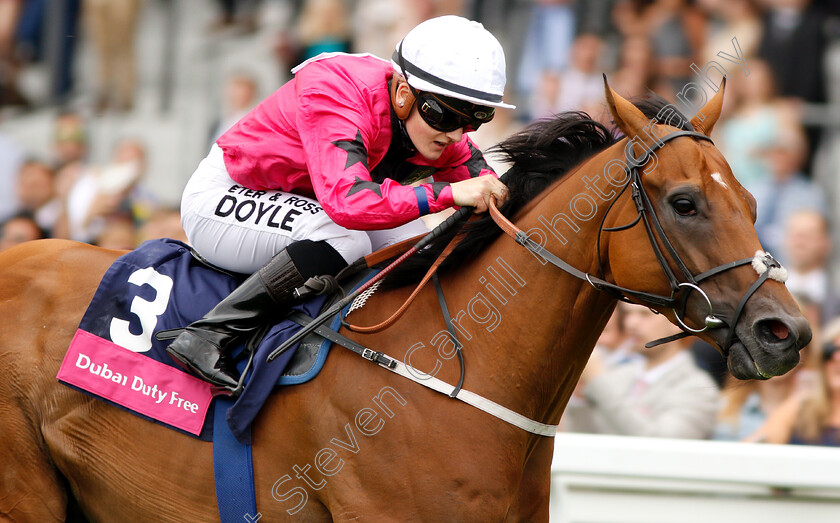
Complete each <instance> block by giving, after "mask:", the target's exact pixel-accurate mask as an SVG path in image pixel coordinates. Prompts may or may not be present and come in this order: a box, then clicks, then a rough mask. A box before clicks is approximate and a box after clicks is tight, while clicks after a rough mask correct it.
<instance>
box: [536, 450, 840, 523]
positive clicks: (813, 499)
mask: <svg viewBox="0 0 840 523" xmlns="http://www.w3.org/2000/svg"><path fill="white" fill-rule="evenodd" d="M551 522H552V523H584V522H586V523H594V522H598V523H619V522H620V523H693V522H697V523H709V522H713V523H725V522H733V523H735V522H737V523H752V522H760V523H775V522H780V523H781V522H784V523H798V522H803V523H821V522H826V523H828V522H831V523H837V522H840V449H837V448H828V447H812V446H807V447H806V446H795V445H762V444H750V443H728V442H718V441H696V440H675V439H664V438H636V437H624V436H603V435H590V434H558V435H557V438H556V442H555V448H554V461H553V462H552V465H551Z"/></svg>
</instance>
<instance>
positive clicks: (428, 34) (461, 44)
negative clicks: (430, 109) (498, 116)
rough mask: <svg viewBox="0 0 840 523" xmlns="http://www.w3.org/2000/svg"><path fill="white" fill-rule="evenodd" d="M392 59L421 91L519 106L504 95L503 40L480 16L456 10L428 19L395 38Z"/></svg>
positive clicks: (496, 104)
mask: <svg viewBox="0 0 840 523" xmlns="http://www.w3.org/2000/svg"><path fill="white" fill-rule="evenodd" d="M391 64H392V65H393V67H394V69H395V70H396V71H398V72H400V73H402V74H404V75H405V76H406V79H407V80H408V83H409V85H411V86H412V87H413V88H415V89H417V90H418V91H426V92H430V93H436V94H440V95H443V96H449V97H451V98H457V99H459V100H465V101H467V102H471V103H474V104H478V105H486V106H491V107H502V108H505V109H515V108H516V106H514V105H510V104H506V103H504V102H503V101H502V95H503V94H504V91H505V53H504V51H503V50H502V45H501V44H500V43H499V41H498V40H496V37H494V36H493V35H492V34H490V32H489V31H488V30H487V29H485V28H484V26H483V25H481V24H480V23H478V22H473V21H471V20H467V19H466V18H462V17H460V16H453V15H447V16H440V17H437V18H432V19H430V20H426V21H425V22H423V23H421V24H419V25H418V26H417V27H415V28H414V29H412V30H411V31H409V32H408V34H407V35H405V38H403V39H402V40H401V41H400V42H399V43H398V44H397V48H396V50H395V51H394V54H393V56H392V57H391Z"/></svg>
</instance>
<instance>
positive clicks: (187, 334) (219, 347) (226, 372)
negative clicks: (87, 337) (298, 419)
mask: <svg viewBox="0 0 840 523" xmlns="http://www.w3.org/2000/svg"><path fill="white" fill-rule="evenodd" d="M305 281H306V279H305V278H304V277H303V276H302V275H301V274H300V272H299V271H298V269H297V267H296V266H295V263H294V261H292V258H291V257H290V256H289V254H288V252H287V251H285V250H283V251H280V252H279V253H278V254H277V255H275V256H274V257H273V258H272V259H271V260H270V261H269V262H268V263H267V264H266V265H265V266H263V267H262V268H261V269H260V270H259V271H257V272H255V273H254V274H252V275H251V276H250V277H248V279H246V280H245V281H244V282H242V284H241V285H240V286H239V287H237V288H236V289H234V290H233V292H231V293H230V295H228V297H227V298H225V299H223V300H222V301H221V302H219V304H218V305H216V306H215V307H213V308H212V309H211V310H210V312H208V313H207V314H205V315H204V317H203V318H201V319H200V320H198V321H196V322H193V323H192V324H190V325H189V326H188V327H187V328H186V329H184V331H183V332H182V333H181V334H180V335H178V337H177V338H175V341H173V342H172V344H171V345H170V346H169V347H167V349H166V352H168V353H169V354H170V355H171V356H172V357H173V358H175V360H176V361H177V362H178V363H180V364H181V365H183V366H184V367H186V368H187V369H188V370H190V371H192V372H194V373H195V374H198V375H199V376H200V377H201V378H203V379H204V380H206V381H209V382H210V383H212V384H214V385H219V386H222V387H226V388H231V389H232V388H235V387H236V385H237V383H238V382H239V378H238V375H239V373H238V372H237V370H236V368H235V367H234V365H233V361H232V359H231V357H230V354H229V350H227V349H229V348H232V344H233V343H234V342H236V341H241V340H242V339H244V338H246V337H247V336H249V335H251V334H253V333H254V332H255V331H256V330H257V329H259V328H261V327H262V326H263V325H264V324H265V323H266V319H267V317H268V316H269V315H270V316H272V317H273V316H280V317H282V315H283V314H285V313H287V312H288V310H289V309H290V308H291V306H292V305H293V304H294V301H295V300H294V295H293V292H294V290H295V289H296V288H298V287H300V286H301V285H303V283H304V282H305Z"/></svg>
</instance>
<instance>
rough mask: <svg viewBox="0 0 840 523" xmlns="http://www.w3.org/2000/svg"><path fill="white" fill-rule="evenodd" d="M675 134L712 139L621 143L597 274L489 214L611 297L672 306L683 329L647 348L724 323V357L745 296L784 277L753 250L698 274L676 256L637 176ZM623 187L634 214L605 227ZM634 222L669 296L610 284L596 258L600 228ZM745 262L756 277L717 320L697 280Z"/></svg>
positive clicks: (496, 214)
mask: <svg viewBox="0 0 840 523" xmlns="http://www.w3.org/2000/svg"><path fill="white" fill-rule="evenodd" d="M680 137H690V138H695V139H698V140H705V141H707V142H710V143H714V142H712V140H711V138H709V137H708V136H706V135H705V134H702V133H698V132H694V131H677V132H673V133H670V134H668V135H666V136H663V137H660V138H658V139H657V140H656V142H655V143H654V145H653V146H652V147H650V148H645V150H644V152H643V153H642V154H641V155H640V156H638V157H637V156H635V154H634V151H633V143H632V141H631V142H628V143H627V145H626V146H625V149H624V153H625V158H626V160H627V170H628V171H629V179H628V181H627V183H626V184H625V185H624V187H623V188H622V189H621V191H620V192H619V194H618V195H617V196H616V197H615V198H614V199H613V201H612V202H611V203H610V205H609V207H608V208H607V212H606V213H605V214H604V217H603V218H602V220H601V226H600V228H599V230H598V246H597V250H598V266H599V270H600V275H601V277H597V276H594V275H592V274H590V273H586V272H583V271H581V270H579V269H577V268H575V267H572V266H571V265H569V264H568V263H566V262H565V261H563V260H561V259H560V258H558V257H557V256H555V255H554V254H552V253H551V252H549V251H548V250H546V249H545V248H544V247H543V246H542V245H540V244H539V243H537V242H535V241H533V240H531V238H530V237H529V236H528V234H527V233H525V232H523V231H522V230H521V229H519V228H517V227H516V226H515V225H513V223H511V222H510V221H509V220H508V219H507V218H505V217H504V216H503V215H502V214H501V212H499V210H498V209H497V208H496V206H495V205H491V206H490V213H491V215H492V216H493V219H494V220H495V221H496V223H497V224H498V225H499V226H500V227H501V228H502V229H503V230H504V231H505V232H506V233H507V234H508V235H510V236H512V237H513V239H514V240H516V242H517V243H518V244H520V245H522V246H523V247H525V248H526V249H528V250H529V251H531V252H533V253H534V254H536V255H538V256H539V257H540V258H542V259H544V260H546V261H548V262H550V263H551V264H552V265H555V266H556V267H558V268H560V269H562V270H563V271H565V272H567V273H569V274H571V275H572V276H574V277H576V278H579V279H581V280H586V281H587V282H588V283H589V284H590V285H591V286H592V287H593V288H595V289H596V290H598V291H602V292H607V293H609V294H611V295H613V296H615V297H616V298H617V299H619V300H621V301H625V302H634V303H635V302H638V303H641V304H642V305H645V306H648V307H650V308H654V307H657V308H668V309H673V311H674V316H675V317H676V319H677V322H678V323H679V327H680V328H681V329H682V332H680V333H679V334H675V335H673V336H669V337H667V338H661V339H659V340H655V341H652V342H649V343H647V344H646V347H654V346H656V345H660V344H662V343H667V342H670V341H674V340H676V339H679V338H684V337H686V336H692V335H694V334H698V333H701V332H704V331H706V330H714V329H722V328H726V327H727V326H728V327H729V330H728V332H727V334H726V338H725V341H724V343H723V346H722V347H721V349H722V351H723V354H724V357H726V356H727V355H728V351H729V348H730V346H731V345H732V340H733V339H734V338H735V326H736V325H737V324H738V320H739V318H740V316H741V313H742V312H743V310H744V307H745V306H746V304H747V301H748V300H749V299H750V297H752V295H753V294H754V293H755V292H756V291H757V290H758V288H759V287H761V285H762V284H763V283H764V282H765V281H767V280H768V279H776V280H780V281H784V280H783V279H781V277H780V276H779V275H778V274H779V273H778V272H777V271H773V270H772V269H781V265H780V264H779V262H777V261H776V260H775V259H774V258H773V257H772V256H771V255H770V254H769V253H765V252H762V251H758V252H757V253H756V254H755V256H753V257H750V258H743V259H740V260H736V261H732V262H729V263H725V264H722V265H718V266H717V267H714V268H712V269H709V270H707V271H705V272H702V273H700V274H697V275H694V274H693V273H692V272H691V270H689V268H688V267H687V266H686V264H685V262H684V261H683V260H682V257H681V256H680V255H679V253H678V252H677V250H676V249H675V248H674V246H673V244H672V243H671V241H670V240H669V239H668V236H667V235H666V234H665V230H664V229H663V228H662V224H661V223H660V221H659V218H658V217H657V216H656V211H655V209H654V207H653V204H652V203H651V201H650V198H649V196H648V194H647V191H646V190H645V187H644V184H643V183H642V179H641V171H642V170H643V168H644V166H645V165H646V164H647V163H648V161H650V159H651V157H652V156H653V155H654V154H653V153H654V151H655V150H658V149H660V148H663V147H664V146H665V144H666V143H667V142H669V141H671V140H673V139H675V138H680ZM628 187H629V188H630V189H631V194H632V198H633V202H634V203H635V205H636V211H637V216H636V218H635V219H634V220H633V221H632V222H631V223H628V224H626V225H622V226H619V227H609V228H605V227H604V223H605V221H606V219H607V216H608V215H609V213H610V211H611V210H612V208H613V206H614V205H615V203H616V202H617V201H618V199H619V198H620V197H621V195H622V194H624V192H625V191H626V190H627V188H628ZM639 222H642V223H643V224H644V226H645V232H646V233H647V236H648V240H649V243H650V245H651V247H652V248H653V252H654V254H655V255H656V259H657V261H658V262H659V265H660V267H661V268H662V272H663V273H664V274H665V277H666V278H667V279H668V284H669V285H670V287H671V295H670V296H665V295H660V294H653V293H649V292H644V291H638V290H634V289H628V288H626V287H621V286H619V285H616V284H614V283H610V282H608V281H606V280H605V279H604V277H605V276H604V268H603V263H602V260H601V234H602V232H604V231H606V232H614V231H623V230H627V229H630V228H631V227H634V226H635V225H637V224H638V223H639ZM657 240H658V241H657ZM660 242H661V243H662V245H663V246H664V251H665V252H663V249H662V248H661V247H660V246H659V243H660ZM666 252H667V254H668V257H670V258H671V260H672V261H673V262H674V265H676V266H677V269H678V271H679V273H681V277H682V281H681V280H680V278H678V277H677V275H676V274H675V273H674V271H673V270H672V269H671V266H670V264H669V263H668V259H667V258H666V254H665V253H666ZM747 264H752V265H753V267H754V268H755V269H756V272H758V273H759V277H758V279H757V280H756V281H755V282H753V284H752V285H751V286H750V287H749V288H748V289H747V291H746V292H745V293H744V295H743V296H742V297H741V301H740V302H739V303H738V306H737V307H736V309H735V314H734V315H733V317H732V318H731V320H729V321H728V322H727V321H726V320H724V319H722V318H721V316H720V315H718V314H715V310H714V306H713V304H712V301H711V299H709V296H708V295H707V294H706V293H705V292H704V291H703V289H702V288H701V287H700V284H701V283H702V282H704V281H705V280H707V279H709V278H711V277H712V276H716V275H718V274H721V273H723V272H726V271H728V270H730V269H734V268H735V267H740V266H741V265H747ZM692 291H695V292H697V293H699V294H700V296H701V297H702V298H703V299H704V300H705V302H706V304H707V305H708V307H709V313H708V315H707V316H706V318H705V320H704V325H703V328H700V329H694V328H691V327H689V326H688V325H687V324H686V323H685V320H684V315H685V307H686V302H687V301H688V297H689V295H690V293H691V292H692Z"/></svg>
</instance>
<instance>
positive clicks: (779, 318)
mask: <svg viewBox="0 0 840 523" xmlns="http://www.w3.org/2000/svg"><path fill="white" fill-rule="evenodd" d="M724 86H725V83H724V84H722V85H721V88H720V90H719V91H718V92H717V94H716V95H715V96H714V97H713V98H712V99H711V100H710V101H709V102H708V103H707V104H706V105H705V106H704V107H703V108H702V109H701V110H700V111H699V112H698V114H697V116H695V117H694V118H693V119H691V121H690V126H689V125H687V124H686V122H685V121H683V120H682V117H681V116H680V115H679V113H678V112H676V111H671V112H668V111H667V110H668V108H669V107H671V108H672V106H666V107H665V109H663V110H662V111H660V112H659V115H657V119H656V120H657V122H653V121H651V119H650V118H648V117H646V116H645V115H644V114H643V113H642V112H641V111H640V110H639V109H638V108H637V107H635V106H634V105H633V104H631V103H630V102H628V101H627V100H625V99H623V98H622V97H621V96H619V95H618V94H617V93H616V92H614V91H613V90H612V89H611V88H610V87H609V86H608V85H606V95H607V102H608V105H609V108H610V111H611V112H612V116H613V119H614V121H615V123H616V125H617V126H618V127H619V129H621V131H623V132H624V134H625V135H626V136H627V140H622V141H621V142H620V143H619V146H621V147H625V151H626V153H627V156H626V158H625V160H624V162H625V166H626V169H625V173H626V176H629V177H630V181H629V189H628V190H627V191H626V192H628V193H631V195H632V196H631V198H629V199H626V198H625V199H621V200H620V201H618V202H617V203H616V209H615V211H614V212H612V213H610V214H609V215H608V216H607V220H606V222H605V229H604V230H609V228H618V229H621V230H620V231H619V230H618V229H616V231H615V232H612V233H608V234H604V236H603V242H602V248H604V249H605V250H606V251H607V252H608V258H609V262H610V263H609V267H610V271H611V273H612V276H613V278H614V279H615V282H616V284H617V285H619V286H622V287H625V288H630V289H638V290H643V291H645V292H647V293H649V294H651V295H653V294H655V295H658V296H660V297H662V296H664V297H669V296H672V295H673V298H674V299H673V300H672V301H668V300H664V301H663V300H661V299H660V300H657V299H655V298H651V299H648V298H646V297H645V296H644V295H643V294H640V293H637V294H635V295H633V294H631V295H630V296H631V298H632V299H633V300H634V301H639V302H640V303H643V304H646V305H649V306H651V307H652V308H654V309H657V310H660V311H661V312H663V313H665V314H667V315H668V316H669V318H670V319H671V321H673V322H674V323H676V324H678V325H682V327H683V328H684V329H686V330H688V331H691V332H695V333H696V335H697V336H699V337H700V338H703V339H705V340H706V341H708V342H709V343H712V344H713V345H715V346H717V347H718V348H719V350H721V352H722V353H723V355H724V356H725V357H726V358H727V364H728V367H729V370H730V372H732V374H733V375H734V376H736V377H738V378H741V379H749V378H768V377H771V376H775V375H779V374H784V373H785V372H787V371H788V370H790V369H791V368H793V367H794V366H795V365H796V364H797V363H798V362H799V350H800V349H801V348H802V347H803V346H805V345H807V344H808V342H809V341H810V339H811V329H810V327H809V325H808V322H807V321H806V320H805V318H804V317H803V316H802V314H801V313H800V311H799V308H798V306H797V304H796V302H795V301H794V299H793V297H792V296H791V295H790V293H788V291H787V289H786V288H785V286H784V284H783V283H782V282H783V281H784V277H785V271H784V269H782V268H780V267H778V265H777V264H776V263H775V260H773V259H772V258H771V257H769V256H764V253H763V252H762V253H761V254H757V252H758V251H763V249H762V248H761V245H760V243H759V241H758V236H757V235H756V232H755V228H754V226H753V224H754V222H755V209H756V202H755V199H754V198H753V197H752V195H751V194H750V193H749V192H747V190H746V189H744V188H743V187H742V186H741V184H740V183H738V181H737V180H736V179H735V177H734V176H733V174H732V170H731V169H730V168H729V165H728V164H727V162H726V160H725V159H724V158H723V156H722V155H721V153H720V151H719V150H718V149H717V148H716V147H715V146H714V144H713V143H712V142H711V140H709V139H708V138H707V137H708V135H709V133H710V132H711V130H712V127H713V126H714V125H715V122H716V121H717V119H718V117H719V116H720V110H721V104H722V101H723V92H724ZM658 122H665V124H663V123H658ZM668 124H673V125H668ZM691 127H693V129H694V131H693V132H691V131H688V129H690V128H691ZM608 167H609V166H608ZM636 167H638V168H636ZM618 169H619V167H617V166H615V165H614V166H613V170H614V171H617V172H619V173H620V172H621V171H620V170H618ZM607 175H608V176H609V173H607ZM614 178H616V175H615V174H612V176H611V179H614ZM637 187H638V188H639V190H637ZM640 209H641V210H640ZM637 219H638V222H637V223H636V224H635V225H633V226H632V227H629V228H626V229H624V228H623V227H621V226H624V225H627V224H630V223H633V222H634V221H635V220H637ZM733 262H737V263H733Z"/></svg>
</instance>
